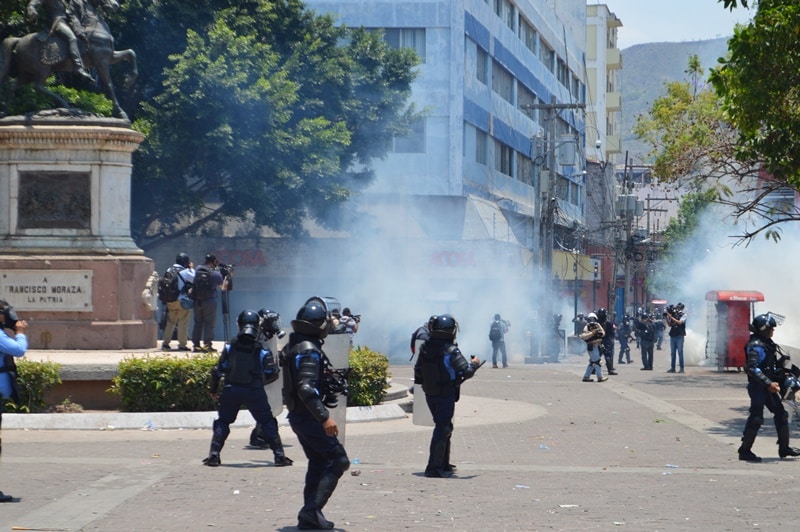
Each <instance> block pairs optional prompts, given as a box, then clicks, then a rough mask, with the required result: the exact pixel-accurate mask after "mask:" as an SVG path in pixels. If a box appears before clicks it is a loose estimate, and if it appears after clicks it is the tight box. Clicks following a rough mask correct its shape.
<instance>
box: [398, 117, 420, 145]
mask: <svg viewBox="0 0 800 532" xmlns="http://www.w3.org/2000/svg"><path fill="white" fill-rule="evenodd" d="M410 127H411V133H409V134H408V135H404V136H402V137H394V139H392V141H393V142H392V151H393V152H394V153H425V119H424V118H419V119H416V120H414V121H413V122H411V124H410Z"/></svg>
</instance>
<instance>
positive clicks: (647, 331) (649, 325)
mask: <svg viewBox="0 0 800 532" xmlns="http://www.w3.org/2000/svg"><path fill="white" fill-rule="evenodd" d="M634 326H635V327H636V331H637V332H638V333H639V334H638V338H639V348H640V349H641V351H642V368H641V369H642V370H644V371H652V370H653V346H654V345H655V342H656V327H655V324H654V323H653V317H652V316H651V315H650V314H647V313H644V314H641V315H640V316H639V319H638V320H636V321H635V322H634Z"/></svg>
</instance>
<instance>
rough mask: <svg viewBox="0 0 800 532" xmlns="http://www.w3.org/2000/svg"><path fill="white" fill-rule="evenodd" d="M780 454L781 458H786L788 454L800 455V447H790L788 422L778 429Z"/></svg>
mask: <svg viewBox="0 0 800 532" xmlns="http://www.w3.org/2000/svg"><path fill="white" fill-rule="evenodd" d="M778 456H780V457H781V458H786V457H787V456H800V449H796V448H794V447H789V424H788V423H787V424H786V425H783V426H781V427H780V428H779V429H778Z"/></svg>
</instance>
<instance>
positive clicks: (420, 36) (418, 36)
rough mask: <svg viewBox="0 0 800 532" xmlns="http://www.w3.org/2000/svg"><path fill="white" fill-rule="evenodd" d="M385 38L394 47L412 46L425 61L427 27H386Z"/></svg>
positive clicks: (421, 59)
mask: <svg viewBox="0 0 800 532" xmlns="http://www.w3.org/2000/svg"><path fill="white" fill-rule="evenodd" d="M383 38H384V40H385V41H386V43H387V44H388V45H389V46H391V47H392V48H396V49H400V48H411V49H412V50H414V51H415V52H417V55H418V56H419V59H420V61H422V62H423V63H424V62H425V28H385V29H384V37H383Z"/></svg>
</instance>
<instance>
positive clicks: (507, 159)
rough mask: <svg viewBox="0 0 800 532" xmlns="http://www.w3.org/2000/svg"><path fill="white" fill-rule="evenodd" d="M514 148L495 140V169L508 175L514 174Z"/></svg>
mask: <svg viewBox="0 0 800 532" xmlns="http://www.w3.org/2000/svg"><path fill="white" fill-rule="evenodd" d="M513 164H514V150H512V149H511V147H510V146H506V145H505V144H503V143H502V142H500V141H499V140H495V141H494V169H495V170H497V171H498V172H500V173H501V174H505V175H507V176H513V175H514V174H513V171H514V170H513V167H512V165H513Z"/></svg>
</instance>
